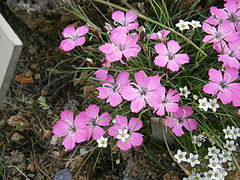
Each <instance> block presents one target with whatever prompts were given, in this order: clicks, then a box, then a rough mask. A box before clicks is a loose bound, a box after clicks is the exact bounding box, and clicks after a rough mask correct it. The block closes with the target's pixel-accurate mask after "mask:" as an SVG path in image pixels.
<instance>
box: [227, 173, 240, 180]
mask: <svg viewBox="0 0 240 180" xmlns="http://www.w3.org/2000/svg"><path fill="white" fill-rule="evenodd" d="M238 179H240V172H238V171H236V172H234V173H231V174H229V175H228V176H227V178H226V180H238Z"/></svg>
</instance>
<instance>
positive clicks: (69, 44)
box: [60, 39, 75, 51]
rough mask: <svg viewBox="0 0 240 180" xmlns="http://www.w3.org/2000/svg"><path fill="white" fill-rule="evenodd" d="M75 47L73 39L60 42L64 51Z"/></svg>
mask: <svg viewBox="0 0 240 180" xmlns="http://www.w3.org/2000/svg"><path fill="white" fill-rule="evenodd" d="M74 48H75V42H74V41H73V40H72V39H65V40H62V41H61V43H60V49H62V50H64V51H71V50H73V49H74Z"/></svg>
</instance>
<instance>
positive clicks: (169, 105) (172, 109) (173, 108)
mask: <svg viewBox="0 0 240 180" xmlns="http://www.w3.org/2000/svg"><path fill="white" fill-rule="evenodd" d="M165 107H166V111H167V112H176V111H177V110H178V108H179V106H178V104H177V103H167V104H165Z"/></svg>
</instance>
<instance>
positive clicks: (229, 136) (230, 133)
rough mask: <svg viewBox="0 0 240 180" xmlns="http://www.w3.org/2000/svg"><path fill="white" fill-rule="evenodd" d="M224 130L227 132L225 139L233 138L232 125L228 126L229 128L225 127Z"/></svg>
mask: <svg viewBox="0 0 240 180" xmlns="http://www.w3.org/2000/svg"><path fill="white" fill-rule="evenodd" d="M223 132H224V133H225V139H228V138H229V139H233V129H231V128H230V126H227V129H223Z"/></svg>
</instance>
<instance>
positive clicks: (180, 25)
mask: <svg viewBox="0 0 240 180" xmlns="http://www.w3.org/2000/svg"><path fill="white" fill-rule="evenodd" d="M176 26H177V27H178V28H179V29H180V31H183V30H185V29H190V27H189V22H188V21H183V20H180V21H179V23H177V24H176Z"/></svg>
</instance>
